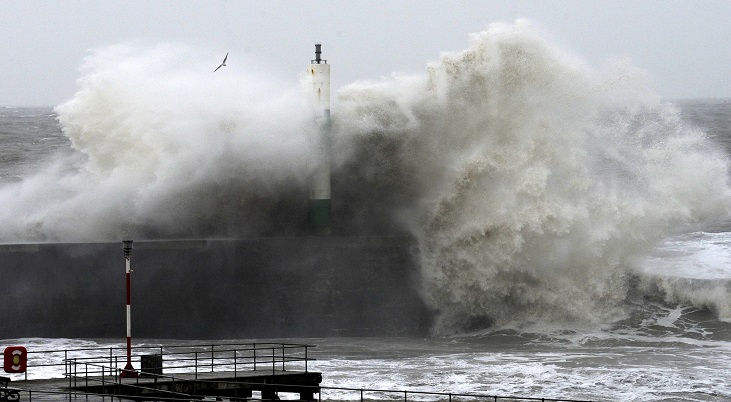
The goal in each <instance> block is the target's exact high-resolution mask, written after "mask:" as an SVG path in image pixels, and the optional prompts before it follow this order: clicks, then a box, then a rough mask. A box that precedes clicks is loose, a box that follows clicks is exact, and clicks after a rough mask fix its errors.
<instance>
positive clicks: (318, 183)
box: [307, 43, 331, 234]
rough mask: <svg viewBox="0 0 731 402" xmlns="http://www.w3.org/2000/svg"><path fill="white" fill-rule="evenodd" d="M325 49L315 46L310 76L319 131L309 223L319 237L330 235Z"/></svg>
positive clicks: (328, 139) (329, 140) (326, 66)
mask: <svg viewBox="0 0 731 402" xmlns="http://www.w3.org/2000/svg"><path fill="white" fill-rule="evenodd" d="M321 47H322V45H321V44H319V43H317V44H315V59H314V60H312V61H311V62H310V65H309V67H308V68H307V73H308V75H309V77H310V79H311V81H312V94H313V96H314V101H315V124H316V125H317V128H318V130H319V136H318V139H317V141H318V151H319V155H318V161H317V168H316V170H315V174H314V178H313V182H312V187H311V190H310V223H311V225H312V227H313V229H314V230H315V233H317V234H329V233H330V223H331V217H330V210H331V200H330V159H331V157H330V153H331V145H330V142H331V133H330V65H329V64H327V60H323V59H322V58H321V57H320V55H321V54H322V51H321Z"/></svg>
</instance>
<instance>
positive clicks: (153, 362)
mask: <svg viewBox="0 0 731 402" xmlns="http://www.w3.org/2000/svg"><path fill="white" fill-rule="evenodd" d="M140 366H141V368H140V375H141V376H143V377H154V376H156V375H162V355H159V354H155V355H142V356H141V357H140Z"/></svg>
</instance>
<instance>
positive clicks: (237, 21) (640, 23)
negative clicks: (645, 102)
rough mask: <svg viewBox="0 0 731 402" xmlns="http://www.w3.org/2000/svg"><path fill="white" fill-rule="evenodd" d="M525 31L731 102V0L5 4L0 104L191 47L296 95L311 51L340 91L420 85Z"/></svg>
mask: <svg viewBox="0 0 731 402" xmlns="http://www.w3.org/2000/svg"><path fill="white" fill-rule="evenodd" d="M517 18H527V19H529V20H531V21H532V22H533V23H534V24H536V25H537V26H539V27H540V28H541V29H542V30H544V31H545V32H546V36H547V38H548V39H549V40H550V41H551V42H553V43H556V44H558V45H559V46H560V47H562V48H564V49H565V50H568V51H569V52H570V53H572V54H573V55H575V56H577V57H579V58H580V59H582V60H584V61H585V62H586V63H587V64H588V65H590V66H592V67H594V68H597V69H598V68H600V67H601V66H603V65H605V64H606V63H608V62H610V61H611V60H614V59H619V58H629V59H630V60H631V61H632V63H633V64H634V65H636V66H638V67H640V68H642V69H644V70H646V71H647V72H648V74H649V76H650V77H651V85H652V86H653V88H654V89H655V90H656V91H657V93H658V94H660V95H661V96H663V97H665V98H671V99H672V98H701V97H731V0H698V1H691V0H688V1H679V0H662V1H654V0H653V1H641V0H631V1H627V0H612V1H596V0H586V1H578V0H567V1H558V0H553V1H518V0H492V1H491V0H482V1H478V0H475V1H459V0H452V1H433V0H415V1H406V0H390V1H342V0H331V1H321V0H310V1H274V0H269V1H211V0H206V1H182V0H181V1H152V0H124V1H101V0H100V1H73V0H69V1H53V0H48V1H40V0H1V1H0V37H2V39H1V40H0V105H57V104H59V103H61V102H63V101H65V100H67V99H69V98H71V97H72V96H73V94H74V92H75V91H76V89H77V86H76V79H77V78H79V76H80V73H79V66H80V64H81V63H82V62H83V59H84V57H85V56H86V55H88V54H89V50H90V49H94V48H99V47H103V46H108V45H115V44H119V43H122V42H129V41H132V42H134V43H137V44H141V45H144V46H148V45H150V46H153V45H157V44H161V43H175V44H184V45H189V46H191V47H193V48H195V49H198V50H199V51H200V54H208V55H210V58H211V60H210V63H211V66H212V68H215V67H216V65H217V64H218V63H219V62H220V59H221V58H222V57H223V55H224V54H225V53H226V52H230V56H229V65H230V64H232V63H237V62H246V63H252V62H255V63H256V64H257V65H258V66H263V67H266V68H268V69H270V70H272V71H273V73H274V74H275V75H276V76H277V77H285V79H286V77H291V79H292V80H293V82H296V80H297V76H298V74H300V73H301V72H303V71H304V70H305V68H306V65H307V64H308V63H309V61H310V59H312V58H313V57H314V55H313V51H314V46H313V45H314V43H315V42H322V43H323V58H325V59H328V61H329V62H330V64H332V66H333V67H332V69H333V70H332V75H333V78H332V80H333V82H332V84H333V87H334V89H337V88H339V87H341V86H343V85H345V84H348V83H350V82H353V81H356V80H371V79H378V78H379V77H383V76H390V75H391V74H392V73H394V72H397V73H407V74H408V73H422V72H424V71H425V66H426V63H427V62H429V61H435V60H437V59H438V58H439V54H440V52H444V51H459V50H462V49H464V48H466V46H467V43H468V39H469V34H470V33H473V32H479V31H481V30H483V29H485V28H486V27H487V25H488V24H490V23H492V22H513V21H514V20H516V19H517Z"/></svg>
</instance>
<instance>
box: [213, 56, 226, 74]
mask: <svg viewBox="0 0 731 402" xmlns="http://www.w3.org/2000/svg"><path fill="white" fill-rule="evenodd" d="M226 59H228V52H226V57H224V58H223V62H222V63H221V65H220V66H218V67H216V69H215V70H213V72H214V73H215V72H216V71H218V69H219V68H221V67H223V66H225V65H226Z"/></svg>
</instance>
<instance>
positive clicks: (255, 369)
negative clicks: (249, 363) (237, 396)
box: [254, 342, 256, 371]
mask: <svg viewBox="0 0 731 402" xmlns="http://www.w3.org/2000/svg"><path fill="white" fill-rule="evenodd" d="M254 371H256V342H255V343H254Z"/></svg>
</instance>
